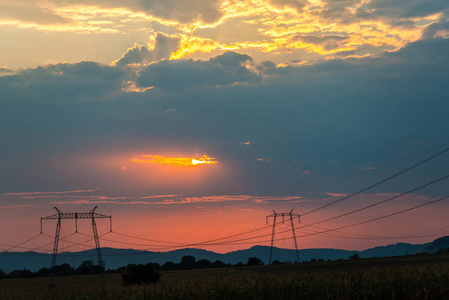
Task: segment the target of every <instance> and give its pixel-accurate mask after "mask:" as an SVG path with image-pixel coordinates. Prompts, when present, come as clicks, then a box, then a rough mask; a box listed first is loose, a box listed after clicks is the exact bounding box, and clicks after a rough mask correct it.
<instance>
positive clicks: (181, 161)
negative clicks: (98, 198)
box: [131, 155, 218, 166]
mask: <svg viewBox="0 0 449 300" xmlns="http://www.w3.org/2000/svg"><path fill="white" fill-rule="evenodd" d="M213 159H214V158H211V157H208V156H207V155H203V156H202V157H165V156H162V155H142V158H134V159H132V160H131V162H136V163H145V164H158V165H180V166H196V165H210V164H216V163H218V161H216V160H213Z"/></svg>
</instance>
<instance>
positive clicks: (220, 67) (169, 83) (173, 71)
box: [137, 52, 258, 91]
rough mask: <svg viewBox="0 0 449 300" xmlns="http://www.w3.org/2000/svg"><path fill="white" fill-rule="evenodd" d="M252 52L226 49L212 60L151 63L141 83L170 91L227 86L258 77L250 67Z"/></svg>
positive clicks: (140, 75) (141, 76) (143, 74)
mask: <svg viewBox="0 0 449 300" xmlns="http://www.w3.org/2000/svg"><path fill="white" fill-rule="evenodd" d="M251 62H252V59H251V57H249V56H248V55H244V54H238V53H235V52H225V53H224V54H222V55H219V56H217V57H215V58H211V59H210V60H208V61H199V60H198V61H194V60H191V59H190V60H172V61H162V62H159V63H157V64H151V65H149V66H148V67H147V68H145V69H144V70H143V71H141V72H140V74H139V77H138V79H137V84H138V85H139V86H141V87H148V86H154V87H156V88H161V89H164V90H166V91H182V90H185V89H187V88H189V87H214V86H226V85H231V84H236V83H246V82H251V81H255V80H258V76H257V75H256V74H254V73H253V72H252V71H251V70H249V69H248V68H247V67H246V64H247V63H251Z"/></svg>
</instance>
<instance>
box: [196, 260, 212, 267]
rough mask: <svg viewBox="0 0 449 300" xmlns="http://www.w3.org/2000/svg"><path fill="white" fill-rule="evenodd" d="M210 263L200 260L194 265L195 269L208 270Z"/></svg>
mask: <svg viewBox="0 0 449 300" xmlns="http://www.w3.org/2000/svg"><path fill="white" fill-rule="evenodd" d="M211 264H212V263H211V261H210V260H207V259H200V260H199V261H197V262H196V263H195V267H197V268H209V267H210V266H211Z"/></svg>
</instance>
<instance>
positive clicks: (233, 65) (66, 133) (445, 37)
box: [0, 0, 449, 252]
mask: <svg viewBox="0 0 449 300" xmlns="http://www.w3.org/2000/svg"><path fill="white" fill-rule="evenodd" d="M0 40H1V46H0V138H1V140H0V143H1V147H0V206H1V209H0V236H1V244H2V245H1V246H0V250H7V249H10V247H11V246H13V245H17V244H19V243H21V242H23V241H25V240H27V239H28V238H30V237H32V236H34V235H36V234H38V233H39V231H40V229H39V222H40V218H41V217H45V216H48V215H51V214H54V213H55V212H56V211H55V210H54V209H53V207H54V206H56V207H58V208H59V209H61V210H62V211H63V212H75V211H77V212H88V211H90V210H91V209H92V208H93V207H95V206H96V205H98V207H99V208H98V209H97V212H98V213H101V214H105V215H111V216H112V218H113V226H114V231H116V233H111V234H108V235H107V236H105V237H104V240H101V245H102V246H108V247H116V248H135V249H147V250H160V251H164V250H168V249H169V248H170V247H172V248H176V247H177V246H176V245H179V246H180V247H181V246H186V245H187V246H189V245H190V246H192V247H198V248H205V249H208V250H213V251H217V252H226V251H231V250H236V249H244V248H249V247H251V246H253V245H256V244H263V245H269V240H270V237H269V236H266V234H268V235H269V234H270V230H271V229H270V227H269V225H265V222H266V218H265V217H266V216H267V215H270V214H272V213H273V212H272V210H275V211H277V212H289V211H290V210H291V209H294V212H295V213H297V214H300V215H302V214H304V216H302V217H301V224H297V226H296V234H297V236H298V246H299V247H300V248H301V249H303V248H318V247H327V248H342V249H348V250H353V249H355V250H362V249H366V248H368V247H373V246H377V245H386V244H391V243H395V242H410V243H422V242H429V241H432V240H433V239H434V238H436V237H440V236H444V235H447V233H448V231H449V219H448V217H447V211H448V209H449V207H448V206H449V200H446V201H440V202H437V203H434V204H432V205H428V206H424V207H421V208H419V209H415V210H412V211H409V212H407V213H403V214H398V215H395V216H392V217H389V218H385V219H382V220H379V221H375V222H369V223H366V224H362V225H359V226H353V227H348V228H345V229H341V230H335V231H331V232H328V233H323V234H316V233H317V232H319V231H323V230H324V231H325V230H326V229H333V228H338V227H343V226H347V225H351V224H355V223H360V222H364V221H367V220H369V219H373V218H377V217H381V216H384V215H388V214H392V213H395V212H397V211H402V210H406V209H408V208H411V207H414V206H418V205H421V204H424V203H427V202H429V201H433V200H435V199H438V198H441V197H444V196H447V195H449V189H448V188H447V187H448V186H449V179H447V180H441V181H438V182H436V183H434V184H431V185H429V186H427V187H425V188H422V189H419V190H416V191H414V192H412V193H410V194H407V195H405V196H403V197H399V198H397V199H393V200H391V201H390V200H389V201H386V202H385V203H383V204H380V205H376V206H374V207H372V208H369V209H365V210H363V211H360V212H357V213H352V214H350V215H347V216H344V217H340V218H336V219H333V220H329V221H326V222H321V223H319V225H318V224H317V225H316V226H309V227H304V228H301V227H302V226H304V225H307V224H315V223H318V222H320V221H323V220H327V219H329V218H333V217H335V216H339V215H341V214H345V213H347V212H350V211H353V210H357V209H359V208H363V207H366V206H368V205H371V204H375V203H377V202H379V201H383V200H385V199H389V198H391V197H394V196H395V195H398V194H401V193H404V192H407V191H409V190H413V189H415V188H417V187H420V186H422V185H425V184H427V183H429V182H432V181H434V180H437V179H439V178H441V177H443V176H446V175H448V174H449V168H448V166H449V152H445V153H441V154H440V155H438V156H435V157H434V158H432V159H430V160H428V161H426V162H425V163H423V164H421V165H419V166H417V167H416V168H413V169H410V170H409V171H407V172H404V174H401V175H400V176H397V177H395V178H393V179H391V180H389V181H386V182H385V183H382V184H379V185H377V186H375V187H373V188H371V189H367V190H364V191H363V192H361V193H360V194H358V195H356V196H354V197H350V198H348V199H347V200H343V201H340V202H338V203H335V204H334V205H329V206H327V207H325V208H323V209H319V210H317V211H314V210H316V209H318V208H320V207H322V206H325V205H327V204H329V203H333V202H334V201H337V200H339V199H342V198H343V197H345V196H347V195H350V194H352V193H355V192H358V191H360V190H363V189H364V188H366V187H369V186H371V185H373V184H375V183H377V182H380V181H382V180H384V179H386V178H389V177H390V176H393V175H394V174H396V173H398V172H400V171H402V170H406V169H407V168H409V167H411V166H413V165H415V164H417V163H418V162H420V161H423V160H425V159H426V158H429V157H432V155H434V154H436V153H439V152H440V151H443V150H444V149H445V148H447V147H449V139H448V138H449V103H448V99H449V2H448V1H447V0H432V1H429V0H395V1H388V0H241V1H239V0H189V1H186V0H129V1H115V0H71V1H66V0H58V1H56V0H45V1H44V0H33V1H30V0H14V1H12V0H0ZM308 212H310V213H308ZM269 221H271V222H272V219H270V220H269ZM278 221H279V220H278ZM264 225H265V226H266V227H264V228H262V229H260V231H259V227H262V226H264ZM281 225H282V224H280V227H279V228H281V227H282V226H281ZM98 226H99V231H100V233H101V234H103V233H106V232H107V231H108V230H109V223H108V222H106V221H105V220H99V221H98ZM283 226H284V227H285V226H286V224H284V225H283ZM63 227H64V230H65V233H64V234H65V235H69V234H70V233H72V232H73V230H74V229H73V228H74V227H73V222H71V221H64V223H63ZM54 228H55V222H51V221H46V222H45V224H44V232H45V233H46V234H48V235H50V236H51V235H54ZM253 229H254V230H256V229H257V230H256V231H254V232H253V233H248V234H247V235H243V236H241V237H240V236H238V238H237V240H234V241H233V242H232V243H231V242H230V241H231V240H227V241H223V243H221V244H218V245H201V242H204V241H208V240H212V239H217V238H221V237H226V236H232V235H235V234H240V233H243V232H246V231H251V230H253ZM285 229H287V230H288V228H287V227H285ZM280 230H281V229H280ZM88 231H89V229H88V228H87V227H86V228H85V229H84V232H85V233H86V234H87V233H88ZM119 233H121V234H126V235H131V236H134V237H141V238H145V239H154V240H157V241H165V242H167V243H166V244H163V243H159V242H158V243H150V242H148V241H147V242H145V241H144V240H138V239H134V238H130V237H125V236H123V235H119ZM309 234H313V235H309ZM258 235H260V236H261V237H259V238H254V239H247V240H245V238H251V237H255V236H258ZM277 237H278V238H279V241H277V242H276V243H275V245H276V246H279V247H287V248H291V247H293V246H292V245H293V244H292V241H291V239H289V237H290V233H289V232H284V233H281V234H279V235H278V236H277ZM240 239H241V240H240ZM51 242H52V240H51V237H48V236H40V237H37V238H36V239H34V240H32V241H30V242H29V243H26V244H24V245H22V246H23V247H24V248H14V250H17V251H24V250H30V249H35V248H37V247H40V246H41V245H44V244H46V243H51ZM126 243H127V244H126ZM170 243H177V244H170ZM197 243H200V244H199V245H198V244H197ZM150 244H151V245H154V246H151V245H150ZM192 244H193V245H192ZM167 245H171V246H167ZM173 245H175V246H173ZM164 247H165V248H164ZM51 249H52V245H49V246H47V247H42V248H39V249H38V250H37V251H51Z"/></svg>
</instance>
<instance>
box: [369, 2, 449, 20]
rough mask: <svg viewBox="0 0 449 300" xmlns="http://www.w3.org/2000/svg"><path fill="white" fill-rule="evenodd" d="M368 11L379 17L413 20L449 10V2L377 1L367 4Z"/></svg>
mask: <svg viewBox="0 0 449 300" xmlns="http://www.w3.org/2000/svg"><path fill="white" fill-rule="evenodd" d="M365 7H366V10H374V12H373V14H374V15H377V16H388V17H393V18H395V17H396V18H397V17H399V18H411V17H423V16H428V15H432V14H435V13H438V12H441V11H444V10H447V9H449V2H448V1H445V0H435V1H427V0H395V1H391V0H376V1H370V2H369V3H367V4H366V6H365Z"/></svg>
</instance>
